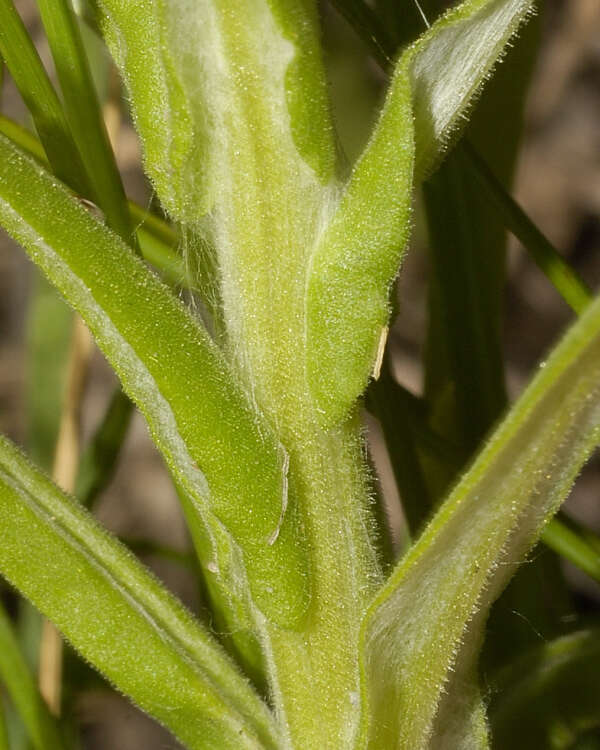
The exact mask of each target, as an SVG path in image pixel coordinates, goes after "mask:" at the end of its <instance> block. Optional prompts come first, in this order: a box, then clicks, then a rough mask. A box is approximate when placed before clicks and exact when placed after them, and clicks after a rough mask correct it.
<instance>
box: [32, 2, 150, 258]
mask: <svg viewBox="0 0 600 750" xmlns="http://www.w3.org/2000/svg"><path fill="white" fill-rule="evenodd" d="M37 4H38V8H39V10H40V15H41V17H42V22H43V24H44V28H45V29H46V34H47V36H48V41H49V43H50V49H51V50H52V56H53V58H54V64H55V66H56V72H57V74H58V79H59V81H60V85H61V89H62V94H63V100H64V103H65V111H66V115H67V120H68V122H69V126H70V129H71V132H72V134H73V139H74V141H75V143H76V144H77V148H78V149H79V153H80V154H81V159H82V161H83V164H84V167H85V170H86V173H87V178H88V182H89V184H90V185H91V188H92V194H91V198H92V199H93V200H94V201H95V202H96V203H97V204H98V206H99V207H100V208H101V209H102V211H103V213H104V215H105V217H106V221H107V223H108V225H109V226H110V227H111V228H112V229H113V230H114V231H115V232H116V233H117V234H119V235H120V236H121V237H122V238H123V239H124V240H125V242H127V243H129V244H130V243H132V242H135V235H134V232H133V229H132V226H131V220H130V216H129V211H128V209H127V202H126V200H125V191H124V189H123V183H122V182H121V176H120V174H119V170H118V169H117V163H116V161H115V156H114V153H113V150H112V147H111V145H110V142H109V140H108V134H107V132H106V127H105V125H104V118H103V116H102V110H101V108H100V103H99V101H98V97H97V95H96V89H95V86H94V82H93V80H92V76H91V73H90V68H89V63H88V60H87V56H86V53H85V49H84V46H83V41H82V38H81V33H80V31H79V26H78V24H77V19H76V17H75V14H74V13H73V9H72V7H71V5H70V2H69V0H37Z"/></svg>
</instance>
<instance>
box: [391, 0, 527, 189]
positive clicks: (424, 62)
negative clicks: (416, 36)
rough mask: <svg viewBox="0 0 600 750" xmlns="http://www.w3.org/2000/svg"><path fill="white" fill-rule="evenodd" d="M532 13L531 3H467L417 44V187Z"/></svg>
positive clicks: (414, 74)
mask: <svg viewBox="0 0 600 750" xmlns="http://www.w3.org/2000/svg"><path fill="white" fill-rule="evenodd" d="M532 8H533V2H532V0H466V1H465V2H463V3H461V4H460V5H459V6H457V7H456V8H453V9H451V10H450V11H448V13H446V14H445V15H444V16H442V17H441V18H440V19H439V21H437V22H436V23H435V24H434V25H433V26H432V27H431V29H429V31H427V32H426V33H425V34H424V35H423V36H422V37H421V39H420V40H419V41H418V42H417V44H416V51H415V52H414V62H413V65H412V86H413V91H414V101H413V111H414V116H415V139H416V154H417V156H416V165H415V174H416V179H417V182H420V181H421V180H422V179H423V178H424V177H425V176H426V175H428V174H430V173H431V171H432V170H433V168H434V167H435V166H436V164H437V163H438V162H439V160H440V158H441V157H442V155H443V154H444V152H445V150H446V149H447V147H448V145H449V143H450V141H451V139H452V138H456V137H457V135H458V131H459V130H460V125H461V120H462V123H464V122H465V118H464V117H463V115H464V113H465V110H466V109H467V108H468V107H469V106H470V105H471V104H472V101H473V98H474V97H476V96H477V94H478V93H479V92H480V91H481V89H482V86H483V84H484V83H485V81H486V79H487V78H489V76H490V73H491V71H492V70H493V68H494V66H495V65H496V63H497V61H498V60H499V59H501V57H502V55H503V54H504V52H505V48H506V45H507V43H508V42H509V41H510V38H511V37H512V36H513V35H514V34H515V32H516V31H517V29H518V28H519V26H520V25H521V23H523V21H524V20H525V18H526V17H527V15H528V14H529V13H531V11H532ZM406 54H409V53H406Z"/></svg>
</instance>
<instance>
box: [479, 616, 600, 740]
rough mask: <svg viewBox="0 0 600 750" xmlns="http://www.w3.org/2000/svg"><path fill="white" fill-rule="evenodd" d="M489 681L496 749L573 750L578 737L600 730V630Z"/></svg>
mask: <svg viewBox="0 0 600 750" xmlns="http://www.w3.org/2000/svg"><path fill="white" fill-rule="evenodd" d="M490 683H491V686H490V688H491V689H490V708H489V714H490V725H491V730H492V746H493V747H495V748H499V749H500V748H505V747H509V746H510V747H514V748H515V750H521V749H523V750H525V749H527V750H529V748H534V747H536V748H537V747H539V748H542V747H551V748H553V749H555V750H567V748H573V747H575V745H574V742H575V740H576V739H577V738H578V736H579V735H582V734H584V733H585V732H586V731H588V730H590V729H592V728H598V727H599V726H600V720H599V719H598V714H599V710H600V631H599V630H598V629H597V628H594V629H589V630H582V631H579V632H577V633H572V634H570V635H567V636H564V637H562V638H558V639H556V640H554V641H550V642H549V643H544V644H543V645H541V646H539V647H537V648H534V649H532V650H531V651H529V652H528V653H526V654H524V655H523V656H522V657H521V658H520V659H518V660H516V661H514V662H513V663H512V664H509V665H507V666H506V667H505V668H504V669H503V670H501V671H500V672H499V673H498V674H496V675H494V676H493V677H492V678H491V679H490Z"/></svg>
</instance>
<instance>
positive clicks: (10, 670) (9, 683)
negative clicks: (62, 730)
mask: <svg viewBox="0 0 600 750" xmlns="http://www.w3.org/2000/svg"><path fill="white" fill-rule="evenodd" d="M0 677H1V678H2V679H1V682H2V683H3V684H4V685H5V686H6V689H7V691H8V694H9V695H10V697H11V700H12V702H13V704H14V706H15V707H16V709H17V710H18V712H19V715H20V717H21V719H22V720H23V723H24V725H25V727H26V729H27V733H28V735H29V738H30V739H31V742H32V744H33V745H34V747H35V748H37V750H44V748H48V750H62V748H63V747H64V746H63V742H62V740H61V738H60V735H59V732H58V728H57V725H56V723H55V721H54V718H53V717H52V716H51V715H50V713H49V711H48V709H47V707H46V704H45V703H44V701H43V700H42V696H41V695H40V693H39V691H38V689H37V686H36V684H35V682H34V680H33V676H32V674H31V672H30V670H29V667H28V666H27V663H26V662H25V659H24V658H23V656H22V654H21V649H20V647H19V643H18V640H17V637H16V635H15V634H14V632H13V629H12V626H11V623H10V620H9V618H8V615H7V614H6V612H5V611H4V608H3V607H2V606H0ZM0 713H1V709H0Z"/></svg>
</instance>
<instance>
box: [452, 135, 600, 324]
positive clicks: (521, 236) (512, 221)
mask: <svg viewBox="0 0 600 750" xmlns="http://www.w3.org/2000/svg"><path fill="white" fill-rule="evenodd" d="M463 153H464V155H465V157H466V159H467V160H468V161H467V163H468V164H469V166H470V167H471V173H472V175H473V178H474V179H475V180H477V185H478V188H479V189H480V190H482V191H483V192H484V194H485V196H486V199H487V200H488V201H489V202H490V204H492V205H493V206H494V208H495V209H496V211H497V212H498V213H499V214H500V215H502V218H503V219H504V222H505V224H506V227H507V228H508V229H509V230H510V231H511V232H512V233H513V234H514V235H515V237H516V238H517V239H518V240H520V241H521V242H522V243H523V246H524V247H525V248H526V250H527V251H528V252H529V254H530V255H531V257H532V258H533V260H534V261H535V263H536V264H537V266H538V267H539V268H540V270H541V271H542V272H543V273H544V274H545V276H547V278H548V280H549V281H550V282H551V283H552V284H553V286H554V287H555V288H556V290H557V291H558V292H559V294H560V295H561V297H562V298H563V299H564V300H565V302H566V303H567V304H568V305H569V306H570V307H571V308H572V309H573V310H574V311H575V312H576V313H580V312H581V311H582V310H584V309H585V307H587V305H588V304H589V303H590V301H591V300H592V296H593V295H592V292H591V291H590V289H589V288H588V286H587V285H586V284H585V282H584V281H583V280H582V279H581V278H580V277H579V276H578V274H577V272H576V271H575V270H574V269H573V268H571V266H570V265H569V264H568V263H567V261H566V260H565V259H564V258H563V257H562V256H561V255H560V253H559V252H558V250H556V248H555V247H554V246H553V245H552V243H551V242H550V241H549V240H548V238H547V237H546V236H545V235H544V234H543V233H542V232H541V231H540V230H539V229H538V228H537V226H536V225H535V224H534V223H533V222H532V221H531V219H530V218H529V217H528V216H527V214H526V213H525V212H524V211H523V209H522V208H521V207H520V206H519V205H518V204H517V203H516V202H515V201H514V200H513V199H512V198H511V196H510V195H509V194H508V193H507V192H506V191H505V190H504V188H503V187H502V184H501V183H500V182H499V180H498V179H497V178H496V176H495V175H494V173H493V172H492V171H491V169H490V168H489V167H488V165H487V164H486V163H485V162H484V161H483V160H482V159H481V157H480V156H479V155H478V154H477V152H476V151H475V150H474V149H473V148H472V147H470V146H469V145H468V144H465V145H464V146H463Z"/></svg>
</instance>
